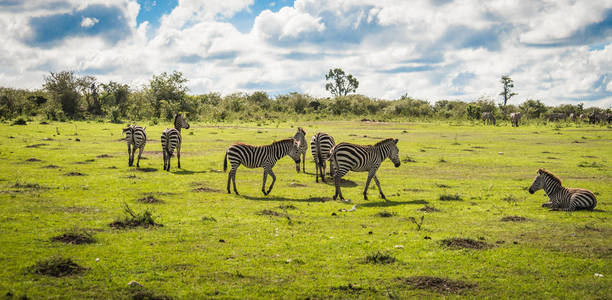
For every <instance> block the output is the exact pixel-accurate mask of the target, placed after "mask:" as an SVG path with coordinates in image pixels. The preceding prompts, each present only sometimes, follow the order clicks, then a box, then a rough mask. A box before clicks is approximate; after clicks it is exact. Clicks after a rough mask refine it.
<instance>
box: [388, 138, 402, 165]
mask: <svg viewBox="0 0 612 300" xmlns="http://www.w3.org/2000/svg"><path fill="white" fill-rule="evenodd" d="M397 142H399V140H398V139H393V143H392V144H391V147H390V149H391V152H390V153H389V159H391V161H392V162H393V165H394V166H395V167H396V168H399V166H400V165H401V163H400V159H399V149H398V148H397Z"/></svg>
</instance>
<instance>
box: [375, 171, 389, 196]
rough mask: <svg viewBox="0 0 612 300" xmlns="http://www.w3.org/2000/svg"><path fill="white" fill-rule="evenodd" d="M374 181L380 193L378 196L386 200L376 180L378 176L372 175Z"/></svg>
mask: <svg viewBox="0 0 612 300" xmlns="http://www.w3.org/2000/svg"><path fill="white" fill-rule="evenodd" d="M374 182H375V183H376V186H377V187H378V192H379V193H380V197H381V198H383V199H384V200H387V197H385V194H383V191H382V189H381V188H380V182H379V181H378V177H376V175H374Z"/></svg>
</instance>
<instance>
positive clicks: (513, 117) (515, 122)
mask: <svg viewBox="0 0 612 300" xmlns="http://www.w3.org/2000/svg"><path fill="white" fill-rule="evenodd" d="M520 121H521V113H520V112H515V113H511V114H510V122H512V127H515V126H516V127H519V122H520Z"/></svg>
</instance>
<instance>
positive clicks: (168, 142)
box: [161, 114, 189, 171]
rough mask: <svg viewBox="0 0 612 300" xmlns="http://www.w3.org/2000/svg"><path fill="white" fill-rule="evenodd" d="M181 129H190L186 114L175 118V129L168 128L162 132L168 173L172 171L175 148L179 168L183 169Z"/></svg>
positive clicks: (165, 164)
mask: <svg viewBox="0 0 612 300" xmlns="http://www.w3.org/2000/svg"><path fill="white" fill-rule="evenodd" d="M181 128H185V129H189V123H187V120H186V119H185V114H177V115H176V116H175V117H174V128H167V129H166V130H164V131H163V132H162V135H161V144H162V152H163V153H164V170H166V171H170V158H171V157H172V153H173V152H174V149H175V148H176V158H177V160H178V168H179V169H180V168H181V142H182V137H181Z"/></svg>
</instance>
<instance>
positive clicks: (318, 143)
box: [315, 136, 325, 166]
mask: <svg viewBox="0 0 612 300" xmlns="http://www.w3.org/2000/svg"><path fill="white" fill-rule="evenodd" d="M315 145H316V147H317V159H318V161H317V164H318V165H319V166H321V165H323V166H324V165H325V162H324V161H323V156H321V139H320V136H317V138H316V139H315Z"/></svg>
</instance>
